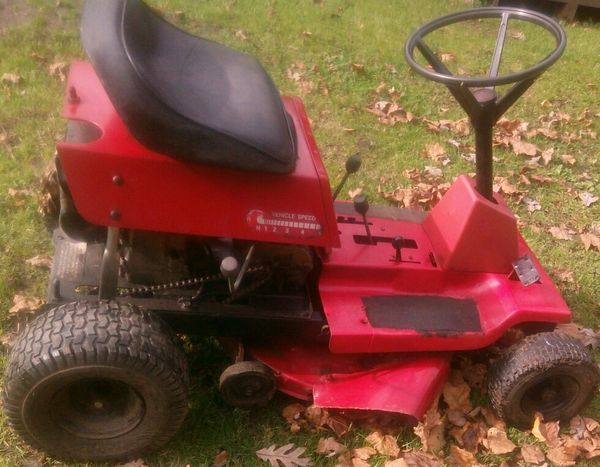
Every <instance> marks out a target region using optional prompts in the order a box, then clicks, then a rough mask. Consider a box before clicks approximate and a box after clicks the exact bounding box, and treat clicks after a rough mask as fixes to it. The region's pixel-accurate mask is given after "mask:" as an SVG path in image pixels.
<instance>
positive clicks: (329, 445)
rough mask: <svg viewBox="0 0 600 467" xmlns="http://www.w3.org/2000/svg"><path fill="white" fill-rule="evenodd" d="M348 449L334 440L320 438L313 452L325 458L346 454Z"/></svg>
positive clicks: (331, 438)
mask: <svg viewBox="0 0 600 467" xmlns="http://www.w3.org/2000/svg"><path fill="white" fill-rule="evenodd" d="M347 450H348V449H347V448H346V446H344V445H343V444H342V443H338V442H337V441H336V439H335V438H333V437H331V436H330V437H329V438H321V439H320V440H319V444H318V445H317V449H316V450H315V452H316V453H317V454H324V455H326V456H327V457H333V456H335V455H336V454H341V453H342V452H346V451H347Z"/></svg>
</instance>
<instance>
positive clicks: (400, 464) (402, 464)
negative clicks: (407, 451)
mask: <svg viewBox="0 0 600 467" xmlns="http://www.w3.org/2000/svg"><path fill="white" fill-rule="evenodd" d="M383 467H409V465H408V464H407V462H406V461H405V460H404V459H402V458H400V459H394V460H391V461H385V464H383Z"/></svg>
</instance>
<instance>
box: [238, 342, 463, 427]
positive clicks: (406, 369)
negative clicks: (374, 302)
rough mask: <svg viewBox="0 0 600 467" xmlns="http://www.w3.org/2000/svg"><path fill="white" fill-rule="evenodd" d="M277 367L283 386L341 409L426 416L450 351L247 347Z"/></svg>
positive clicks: (294, 345)
mask: <svg viewBox="0 0 600 467" xmlns="http://www.w3.org/2000/svg"><path fill="white" fill-rule="evenodd" d="M247 350H248V351H249V352H250V354H251V355H252V357H253V358H256V359H258V360H260V361H262V362H263V363H264V364H265V365H267V366H269V367H270V368H271V369H273V370H274V372H275V374H276V375H277V379H278V388H279V390H281V391H282V392H285V393H287V394H289V395H291V396H294V397H297V398H300V399H304V400H311V399H312V400H313V402H314V403H315V405H317V406H319V407H326V408H336V409H357V410H381V411H386V412H396V413H402V414H406V415H410V416H412V417H414V418H416V419H420V418H421V417H422V416H423V414H424V413H425V412H426V411H427V409H428V408H429V406H430V405H431V403H432V402H433V400H434V399H435V397H436V396H437V395H438V394H439V393H440V391H441V389H442V386H443V384H444V382H445V380H446V376H447V373H448V368H449V363H450V357H451V355H450V354H448V353H437V354H435V355H433V354H423V355H415V354H409V355H407V354H392V355H389V354H388V355H378V356H369V355H357V354H353V355H335V354H332V353H330V352H329V350H328V349H327V347H326V346H325V345H319V344H305V343H304V344H303V343H299V342H298V343H294V342H289V341H287V342H278V343H264V344H257V345H249V346H247Z"/></svg>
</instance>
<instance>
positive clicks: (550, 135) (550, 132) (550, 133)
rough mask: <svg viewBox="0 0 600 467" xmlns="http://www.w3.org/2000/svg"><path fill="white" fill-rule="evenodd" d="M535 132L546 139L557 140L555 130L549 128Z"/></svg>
mask: <svg viewBox="0 0 600 467" xmlns="http://www.w3.org/2000/svg"><path fill="white" fill-rule="evenodd" d="M536 131H537V132H538V133H540V134H542V135H544V136H545V137H546V138H549V139H558V131H556V130H551V129H549V128H538V129H537V130H536Z"/></svg>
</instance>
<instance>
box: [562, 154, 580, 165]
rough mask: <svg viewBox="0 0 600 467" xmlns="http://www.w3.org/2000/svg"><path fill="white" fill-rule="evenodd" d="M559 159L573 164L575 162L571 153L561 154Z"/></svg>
mask: <svg viewBox="0 0 600 467" xmlns="http://www.w3.org/2000/svg"><path fill="white" fill-rule="evenodd" d="M560 159H561V160H562V161H563V162H564V163H565V164H569V165H575V162H577V160H576V159H575V158H574V157H573V156H572V155H571V154H563V155H562V156H560Z"/></svg>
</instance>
